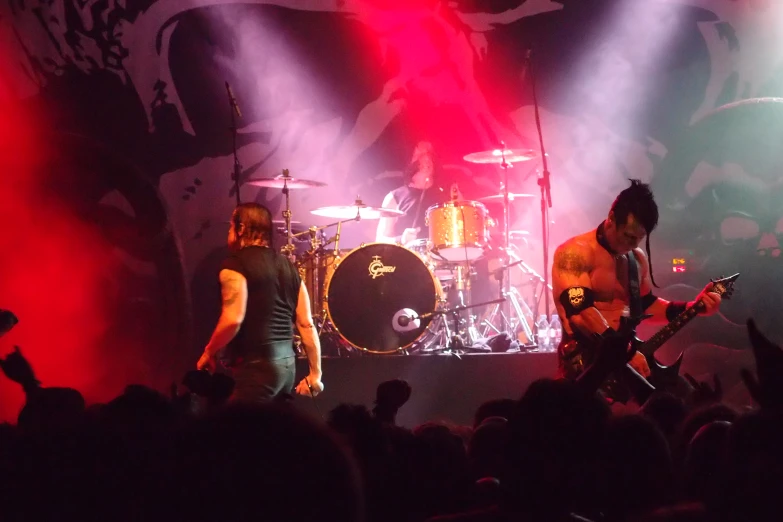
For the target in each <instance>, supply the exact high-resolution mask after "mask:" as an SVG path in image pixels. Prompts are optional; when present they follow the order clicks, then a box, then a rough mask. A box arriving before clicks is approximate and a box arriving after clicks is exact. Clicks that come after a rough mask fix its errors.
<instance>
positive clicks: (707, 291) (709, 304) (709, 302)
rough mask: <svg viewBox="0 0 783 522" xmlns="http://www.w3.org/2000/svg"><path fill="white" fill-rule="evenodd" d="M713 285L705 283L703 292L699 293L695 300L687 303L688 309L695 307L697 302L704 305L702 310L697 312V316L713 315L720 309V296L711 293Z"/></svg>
mask: <svg viewBox="0 0 783 522" xmlns="http://www.w3.org/2000/svg"><path fill="white" fill-rule="evenodd" d="M712 286H713V283H707V286H705V287H704V290H702V291H701V293H700V294H699V295H697V296H696V299H694V300H693V301H691V302H690V303H688V308H690V307H691V306H694V305H696V304H697V303H698V302H699V301H701V302H702V303H704V310H702V311H700V312H699V315H713V314H714V313H715V312H717V311H718V308H720V295H719V294H717V293H716V292H713V291H712Z"/></svg>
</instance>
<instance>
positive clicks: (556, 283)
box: [552, 240, 609, 335]
mask: <svg viewBox="0 0 783 522" xmlns="http://www.w3.org/2000/svg"><path fill="white" fill-rule="evenodd" d="M592 270H593V251H592V249H591V248H590V247H589V246H588V245H584V244H582V243H580V242H578V241H574V240H571V241H568V242H566V243H563V244H562V245H560V246H559V247H558V248H557V250H555V256H554V263H553V265H552V297H553V298H554V301H555V305H556V307H557V311H558V314H560V317H562V318H565V319H564V322H567V323H568V324H569V325H570V327H571V330H572V331H573V330H575V329H578V330H580V331H582V332H583V333H585V334H587V335H590V334H594V333H599V334H600V333H603V332H604V331H606V329H607V328H609V323H608V322H607V321H606V319H604V316H603V315H601V312H599V311H598V309H597V308H595V306H589V307H587V308H584V309H583V310H581V311H580V312H579V313H577V314H575V315H571V317H567V314H566V309H565V307H564V305H563V304H562V302H561V296H562V295H563V293H564V292H567V291H568V289H569V288H572V289H573V288H579V287H581V289H582V292H583V293H584V292H589V291H591V290H592V281H591V279H590V272H592ZM566 295H568V294H566ZM583 298H584V297H583Z"/></svg>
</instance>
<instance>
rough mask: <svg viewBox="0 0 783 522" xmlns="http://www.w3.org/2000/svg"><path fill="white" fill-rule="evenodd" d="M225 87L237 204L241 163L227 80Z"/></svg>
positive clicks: (234, 110) (232, 102)
mask: <svg viewBox="0 0 783 522" xmlns="http://www.w3.org/2000/svg"><path fill="white" fill-rule="evenodd" d="M226 89H229V91H228V108H229V110H230V111H231V147H232V149H233V152H234V174H233V175H232V179H233V180H234V193H235V194H236V197H237V205H239V204H240V203H241V202H242V200H241V198H240V197H239V174H240V173H241V172H242V165H240V164H239V155H237V120H236V111H237V109H236V106H235V105H234V104H235V101H234V98H233V97H232V96H231V91H230V88H229V86H228V82H226Z"/></svg>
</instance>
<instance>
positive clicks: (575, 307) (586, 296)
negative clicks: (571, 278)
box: [560, 286, 595, 318]
mask: <svg viewBox="0 0 783 522" xmlns="http://www.w3.org/2000/svg"><path fill="white" fill-rule="evenodd" d="M594 303H595V294H594V293H593V290H592V289H591V288H586V287H584V286H572V287H571V288H566V289H565V290H563V293H562V294H560V304H561V305H563V308H565V313H566V318H569V317H571V316H573V315H576V314H578V313H580V312H581V311H582V310H585V309H586V308H590V307H591V306H593V304H594Z"/></svg>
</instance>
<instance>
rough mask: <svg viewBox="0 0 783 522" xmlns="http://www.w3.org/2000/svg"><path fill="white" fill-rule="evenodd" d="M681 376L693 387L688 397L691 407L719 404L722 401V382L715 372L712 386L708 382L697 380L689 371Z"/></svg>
mask: <svg viewBox="0 0 783 522" xmlns="http://www.w3.org/2000/svg"><path fill="white" fill-rule="evenodd" d="M683 377H684V378H685V380H686V381H688V383H689V384H690V385H691V386H692V387H693V391H692V392H691V394H690V397H689V398H688V403H689V405H690V407H691V408H698V407H700V406H708V405H710V404H719V403H720V402H722V401H723V384H722V383H721V382H720V377H718V374H717V373H716V374H714V375H713V377H712V386H710V383H708V382H704V381H697V380H696V378H694V377H693V376H692V375H691V374H690V373H686V374H683Z"/></svg>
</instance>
